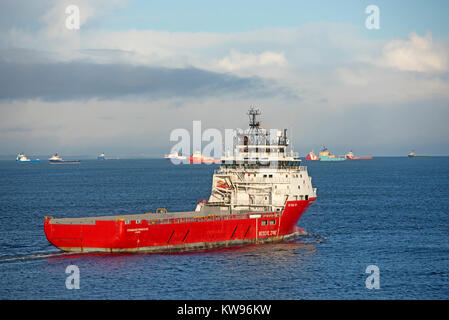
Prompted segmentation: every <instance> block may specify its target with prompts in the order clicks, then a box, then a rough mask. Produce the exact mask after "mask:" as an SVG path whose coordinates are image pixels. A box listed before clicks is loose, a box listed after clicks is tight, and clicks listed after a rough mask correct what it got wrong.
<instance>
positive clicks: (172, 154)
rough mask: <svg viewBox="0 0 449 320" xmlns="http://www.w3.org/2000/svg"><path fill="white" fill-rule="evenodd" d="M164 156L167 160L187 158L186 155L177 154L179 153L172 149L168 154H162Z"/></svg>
mask: <svg viewBox="0 0 449 320" xmlns="http://www.w3.org/2000/svg"><path fill="white" fill-rule="evenodd" d="M164 158H165V159H167V160H170V159H176V160H186V159H187V157H186V156H183V155H179V154H178V151H173V152H172V153H170V154H166V155H164Z"/></svg>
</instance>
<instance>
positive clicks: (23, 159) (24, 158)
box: [16, 152, 41, 163]
mask: <svg viewBox="0 0 449 320" xmlns="http://www.w3.org/2000/svg"><path fill="white" fill-rule="evenodd" d="M16 161H17V162H20V163H22V162H25V163H33V162H41V161H40V160H39V159H35V160H31V159H30V158H28V157H27V156H25V155H24V154H23V153H22V152H21V153H19V154H18V155H17V157H16Z"/></svg>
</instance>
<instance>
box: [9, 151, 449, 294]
mask: <svg viewBox="0 0 449 320" xmlns="http://www.w3.org/2000/svg"><path fill="white" fill-rule="evenodd" d="M304 164H306V165H307V166H308V169H309V174H310V175H311V176H312V177H313V179H312V183H313V185H314V187H317V188H318V199H317V201H316V202H315V203H314V204H313V205H312V206H311V207H310V208H309V209H308V210H307V211H306V212H305V213H304V215H303V217H302V219H301V220H300V221H299V224H298V225H299V226H300V227H302V228H305V229H306V230H307V231H308V232H309V233H310V234H311V235H310V236H304V237H300V238H298V239H297V240H296V241H294V242H289V243H280V244H265V245H251V246H245V247H240V248H233V249H221V250H214V251H207V252H195V253H184V254H114V255H111V254H66V253H62V252H60V251H59V250H58V249H56V248H54V247H52V246H51V245H50V244H49V243H48V241H47V239H46V238H45V234H44V229H43V221H44V216H47V215H51V216H54V217H58V218H62V217H82V216H95V215H111V214H133V213H142V212H148V211H154V210H155V209H156V208H159V207H166V208H167V209H168V210H169V211H188V210H193V209H194V208H195V205H196V203H197V201H198V200H199V199H203V198H208V196H209V194H210V188H211V181H212V174H213V170H214V169H216V168H217V165H179V166H175V165H173V164H171V163H170V162H166V161H165V160H155V159H154V160H151V159H148V160H111V161H96V160H86V161H82V162H81V164H79V165H49V164H48V163H47V162H46V161H44V162H42V163H33V164H18V163H16V162H15V161H0V275H1V277H0V299H449V158H447V157H431V158H415V159H408V158H405V157H402V158H374V159H373V160H352V161H343V162H335V163H332V162H326V163H325V162H323V163H320V162H317V161H305V163H304ZM69 265H76V266H78V268H79V270H80V289H79V290H68V289H67V288H66V284H65V282H66V278H67V277H68V274H66V273H65V270H66V268H67V266H69ZM369 265H376V266H378V268H379V271H380V289H378V290H376V289H372V290H369V289H367V288H366V286H365V280H366V278H367V277H368V276H369V274H367V273H365V271H366V268H367V266H369Z"/></svg>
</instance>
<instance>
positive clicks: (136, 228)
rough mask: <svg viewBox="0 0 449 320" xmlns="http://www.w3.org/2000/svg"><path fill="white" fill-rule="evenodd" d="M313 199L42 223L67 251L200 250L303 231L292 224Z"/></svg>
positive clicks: (285, 237)
mask: <svg viewBox="0 0 449 320" xmlns="http://www.w3.org/2000/svg"><path fill="white" fill-rule="evenodd" d="M314 200H315V198H310V199H308V200H297V201H288V202H287V204H286V207H285V209H284V210H283V211H282V212H265V213H258V212H247V213H239V214H235V215H229V214H227V215H207V216H194V214H195V212H192V213H191V215H186V214H184V215H182V214H166V215H165V216H166V218H164V215H161V214H142V215H129V216H127V215H124V216H113V217H97V218H66V219H52V218H46V219H45V223H44V229H45V235H46V237H47V239H48V241H49V242H50V243H51V244H52V245H54V246H55V247H57V248H59V249H61V250H63V251H68V252H85V253H87V252H108V253H120V252H149V253H151V252H153V253H164V252H183V251H200V250H208V249H215V248H221V247H231V246H242V245H247V244H259V243H269V242H280V241H288V240H292V239H294V238H295V237H296V236H298V235H305V234H306V232H305V231H304V230H303V229H300V228H298V227H297V226H296V224H297V223H298V221H299V219H300V218H301V216H302V214H303V213H304V211H305V210H306V209H307V208H308V207H309V205H310V204H311V203H312V202H313V201H314Z"/></svg>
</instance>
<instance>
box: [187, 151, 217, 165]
mask: <svg viewBox="0 0 449 320" xmlns="http://www.w3.org/2000/svg"><path fill="white" fill-rule="evenodd" d="M189 162H190V163H221V160H220V159H214V158H209V157H206V156H203V155H202V154H201V151H195V152H194V153H193V155H192V156H191V157H190V158H189Z"/></svg>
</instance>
